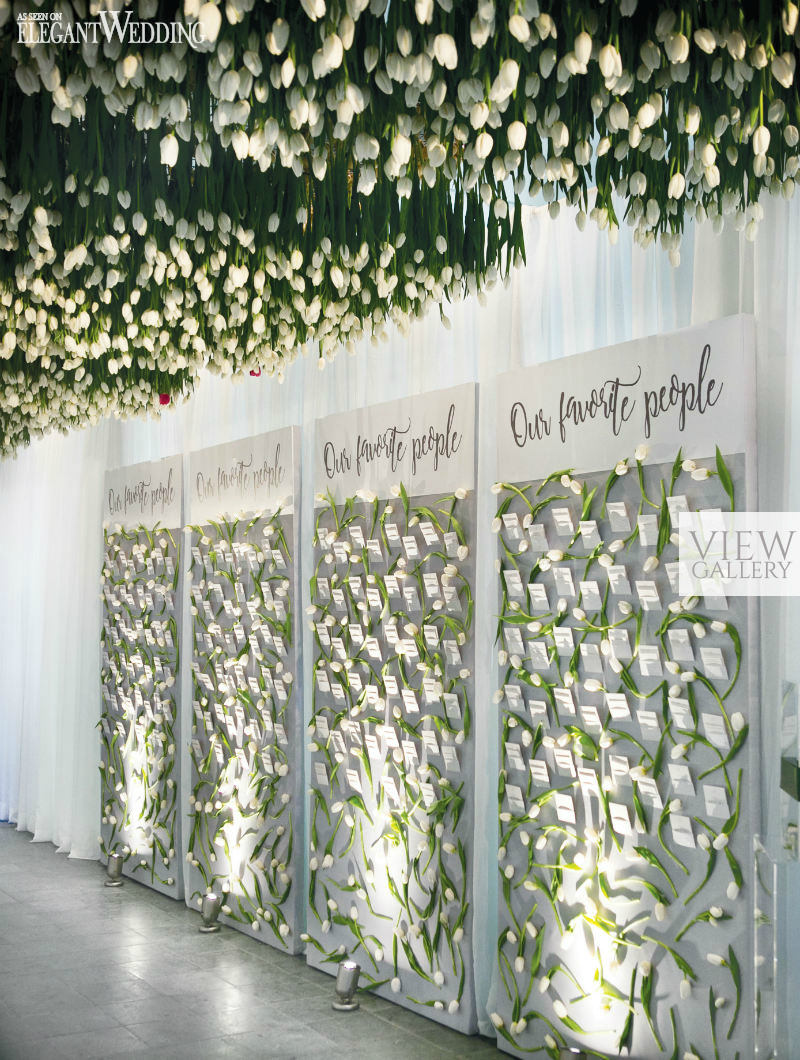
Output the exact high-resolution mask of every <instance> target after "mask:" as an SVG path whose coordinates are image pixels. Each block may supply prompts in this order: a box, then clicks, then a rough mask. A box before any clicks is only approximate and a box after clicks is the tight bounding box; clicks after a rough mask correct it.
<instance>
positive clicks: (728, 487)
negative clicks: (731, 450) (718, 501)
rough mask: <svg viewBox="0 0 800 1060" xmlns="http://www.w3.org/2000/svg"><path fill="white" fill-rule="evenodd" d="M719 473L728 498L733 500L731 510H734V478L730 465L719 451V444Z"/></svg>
mask: <svg viewBox="0 0 800 1060" xmlns="http://www.w3.org/2000/svg"><path fill="white" fill-rule="evenodd" d="M717 474H718V475H719V480H720V482H721V483H722V488H723V489H724V490H725V492H726V493H727V494H728V498H729V500H730V502H731V511H734V495H733V479H732V478H731V475H730V472H729V471H728V467H727V465H726V463H725V461H724V460H723V458H722V453H721V452H720V451H719V446H717Z"/></svg>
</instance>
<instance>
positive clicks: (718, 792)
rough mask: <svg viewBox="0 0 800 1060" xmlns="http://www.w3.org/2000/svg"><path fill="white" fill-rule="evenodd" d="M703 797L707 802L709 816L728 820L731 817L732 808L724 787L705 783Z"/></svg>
mask: <svg viewBox="0 0 800 1060" xmlns="http://www.w3.org/2000/svg"><path fill="white" fill-rule="evenodd" d="M703 799H704V801H705V804H706V814H707V815H708V816H709V817H716V818H717V819H718V820H721V821H727V819H728V818H729V817H730V808H729V806H728V795H727V792H726V791H725V789H724V788H720V787H716V786H715V785H713V784H704V785H703Z"/></svg>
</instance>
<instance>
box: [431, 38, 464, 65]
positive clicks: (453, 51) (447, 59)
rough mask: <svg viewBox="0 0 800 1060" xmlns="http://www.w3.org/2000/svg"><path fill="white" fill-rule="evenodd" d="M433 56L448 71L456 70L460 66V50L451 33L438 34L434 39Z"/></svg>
mask: <svg viewBox="0 0 800 1060" xmlns="http://www.w3.org/2000/svg"><path fill="white" fill-rule="evenodd" d="M433 56H434V58H435V59H436V62H437V63H438V64H439V65H440V66H443V67H444V68H445V69H446V70H455V68H456V66H458V48H457V47H456V42H455V40H454V39H453V38H452V37H451V36H450V34H449V33H438V34H437V35H436V36H435V37H434V40H433Z"/></svg>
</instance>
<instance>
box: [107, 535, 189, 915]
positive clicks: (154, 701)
mask: <svg viewBox="0 0 800 1060" xmlns="http://www.w3.org/2000/svg"><path fill="white" fill-rule="evenodd" d="M179 568H180V547H179V545H178V541H177V539H176V536H175V534H174V533H173V532H172V531H171V530H168V529H162V528H160V527H155V528H149V527H146V526H139V527H138V528H133V527H132V528H123V527H120V526H118V527H117V528H116V529H106V531H105V560H104V564H103V577H102V580H103V633H102V671H101V680H102V694H103V711H102V715H101V718H100V722H99V728H100V729H101V732H102V760H101V763H100V777H101V787H102V805H103V815H102V834H101V850H102V852H103V854H104V855H105V856H106V857H107V856H108V855H109V854H121V855H122V856H123V858H124V859H125V862H124V869H123V871H124V872H125V873H126V875H129V876H131V877H132V878H133V879H136V880H138V881H139V882H141V883H146V884H148V885H149V886H151V887H154V888H156V889H157V890H160V891H163V892H164V893H166V894H169V895H171V896H172V897H175V898H180V897H181V894H182V886H183V880H182V872H181V863H180V848H181V837H180V820H179V814H178V775H179V772H180V771H179V766H178V751H177V749H176V748H177V744H178V738H177V732H178V714H177V699H176V684H175V681H176V675H177V673H178V671H179V640H178V621H177V614H178V610H177V600H178V580H179ZM176 851H178V854H177V855H176Z"/></svg>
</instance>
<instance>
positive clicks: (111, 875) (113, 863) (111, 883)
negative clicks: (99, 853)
mask: <svg viewBox="0 0 800 1060" xmlns="http://www.w3.org/2000/svg"><path fill="white" fill-rule="evenodd" d="M123 861H124V858H123V857H122V854H109V855H108V863H107V865H106V876H107V877H108V879H107V880H106V883H105V885H106V887H121V886H122V864H123Z"/></svg>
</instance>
